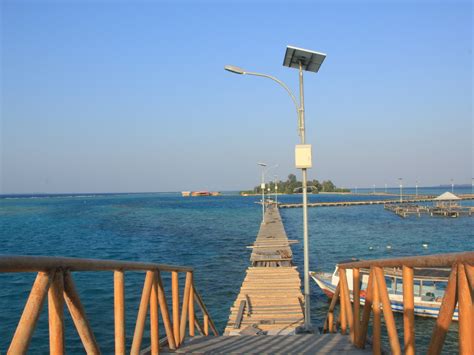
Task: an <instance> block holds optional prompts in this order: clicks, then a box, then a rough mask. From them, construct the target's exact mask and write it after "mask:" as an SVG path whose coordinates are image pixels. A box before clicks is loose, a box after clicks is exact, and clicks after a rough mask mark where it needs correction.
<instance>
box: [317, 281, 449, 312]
mask: <svg viewBox="0 0 474 355" xmlns="http://www.w3.org/2000/svg"><path fill="white" fill-rule="evenodd" d="M311 277H312V279H313V280H314V281H315V282H316V284H317V285H318V286H319V288H320V289H321V290H322V291H323V292H324V294H325V295H326V296H327V297H328V298H332V297H333V296H334V293H335V292H336V286H335V285H333V284H332V283H331V282H330V281H329V280H326V279H324V278H323V277H320V276H318V275H317V274H316V273H311ZM350 296H351V302H353V293H352V291H350ZM359 297H360V303H361V304H362V305H364V304H365V291H364V290H362V291H361V293H360V296H359ZM389 298H390V304H391V307H392V311H393V312H397V313H403V296H401V295H394V294H390V293H389ZM440 306H441V302H437V301H417V300H416V298H415V303H414V314H415V316H420V317H430V318H437V317H438V314H439V308H440ZM453 320H455V321H457V320H458V309H457V308H456V309H455V310H454V314H453Z"/></svg>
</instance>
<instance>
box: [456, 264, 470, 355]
mask: <svg viewBox="0 0 474 355" xmlns="http://www.w3.org/2000/svg"><path fill="white" fill-rule="evenodd" d="M471 292H472V291H471V290H470V288H469V282H468V280H467V276H466V271H465V267H464V265H463V264H462V263H460V264H458V302H459V309H458V314H459V353H460V354H474V344H473V342H474V307H473V302H472V298H471V297H472V296H471Z"/></svg>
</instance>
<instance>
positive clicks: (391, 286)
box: [310, 265, 458, 321]
mask: <svg viewBox="0 0 474 355" xmlns="http://www.w3.org/2000/svg"><path fill="white" fill-rule="evenodd" d="M384 273H385V281H386V283H387V288H388V296H389V298H390V303H391V306H392V311H394V312H399V313H403V278H402V273H401V270H400V269H394V268H385V269H384ZM449 273H450V269H445V268H436V269H428V268H415V269H414V277H413V280H414V294H415V297H414V298H415V299H414V306H415V307H414V314H415V315H416V316H421V317H432V318H436V317H438V313H439V308H440V306H441V301H442V300H443V295H444V290H445V288H446V285H447V282H448V277H449ZM360 274H361V284H362V285H361V291H360V303H361V304H365V292H366V291H365V290H366V289H367V282H368V279H369V270H368V269H361V270H360ZM310 275H311V277H312V278H313V280H314V281H315V282H316V284H317V285H318V286H319V287H320V288H321V290H322V291H323V292H324V293H325V294H326V296H328V298H332V297H333V296H334V293H335V290H336V286H337V284H338V283H339V268H338V266H337V265H336V268H335V270H334V272H333V273H332V274H331V273H328V272H310ZM346 276H347V283H348V286H349V290H350V294H351V301H353V293H352V289H353V284H352V269H347V270H346ZM362 288H363V290H362ZM453 320H456V321H457V320H458V309H457V308H456V309H455V311H454V314H453Z"/></svg>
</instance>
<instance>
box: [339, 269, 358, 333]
mask: <svg viewBox="0 0 474 355" xmlns="http://www.w3.org/2000/svg"><path fill="white" fill-rule="evenodd" d="M339 282H340V283H341V284H342V289H343V290H344V297H342V298H341V302H342V303H344V311H345V315H346V320H347V323H348V325H349V334H350V336H351V340H352V342H355V338H354V317H353V315H352V307H351V295H350V291H349V285H348V283H347V277H346V270H345V269H339Z"/></svg>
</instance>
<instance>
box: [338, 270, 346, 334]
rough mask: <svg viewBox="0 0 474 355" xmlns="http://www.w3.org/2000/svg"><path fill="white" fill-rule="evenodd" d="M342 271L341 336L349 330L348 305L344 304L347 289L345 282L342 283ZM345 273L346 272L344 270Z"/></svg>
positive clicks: (340, 282) (340, 278) (340, 281)
mask: <svg viewBox="0 0 474 355" xmlns="http://www.w3.org/2000/svg"><path fill="white" fill-rule="evenodd" d="M341 270H342V269H339V285H340V293H341V294H340V301H339V305H340V306H339V308H340V312H339V317H341V334H346V330H347V319H346V318H347V316H346V303H345V302H344V300H345V297H346V296H345V292H346V290H345V288H344V286H343V282H342V276H341V275H342V272H341ZM342 271H343V272H344V270H342Z"/></svg>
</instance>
